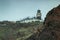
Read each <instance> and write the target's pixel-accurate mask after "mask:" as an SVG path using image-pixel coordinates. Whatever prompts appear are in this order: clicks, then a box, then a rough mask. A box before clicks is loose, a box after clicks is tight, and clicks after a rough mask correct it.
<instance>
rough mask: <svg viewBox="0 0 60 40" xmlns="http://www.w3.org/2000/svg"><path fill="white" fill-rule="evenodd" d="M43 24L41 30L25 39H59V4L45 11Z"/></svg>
mask: <svg viewBox="0 0 60 40" xmlns="http://www.w3.org/2000/svg"><path fill="white" fill-rule="evenodd" d="M43 25H44V28H43V29H42V31H38V32H36V33H34V34H33V35H32V36H30V37H29V38H27V39H26V40H60V5H59V6H57V7H55V8H53V9H51V10H50V11H49V12H48V13H47V15H46V18H45V20H44V23H43ZM37 30H38V29H37Z"/></svg>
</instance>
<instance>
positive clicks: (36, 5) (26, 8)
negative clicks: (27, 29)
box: [0, 0, 60, 21]
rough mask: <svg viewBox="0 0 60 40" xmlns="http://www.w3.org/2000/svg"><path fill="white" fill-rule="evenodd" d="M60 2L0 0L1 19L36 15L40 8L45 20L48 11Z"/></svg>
mask: <svg viewBox="0 0 60 40" xmlns="http://www.w3.org/2000/svg"><path fill="white" fill-rule="evenodd" d="M59 4H60V0H0V21H3V20H9V21H17V20H20V19H23V18H26V17H34V16H35V15H36V13H37V10H38V9H40V10H41V13H42V19H43V20H44V18H45V16H46V14H47V12H48V11H49V10H51V9H52V8H54V7H56V6H58V5H59Z"/></svg>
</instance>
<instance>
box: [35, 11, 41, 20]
mask: <svg viewBox="0 0 60 40" xmlns="http://www.w3.org/2000/svg"><path fill="white" fill-rule="evenodd" d="M36 18H37V19H39V20H41V11H40V10H37V14H36Z"/></svg>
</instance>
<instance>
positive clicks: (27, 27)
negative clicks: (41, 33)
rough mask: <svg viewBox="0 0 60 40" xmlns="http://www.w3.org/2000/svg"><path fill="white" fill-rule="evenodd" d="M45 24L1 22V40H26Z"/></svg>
mask: <svg viewBox="0 0 60 40" xmlns="http://www.w3.org/2000/svg"><path fill="white" fill-rule="evenodd" d="M42 23H43V22H38V21H36V22H31V23H19V22H18V23H13V22H9V21H6V22H4V21H3V22H0V40H25V39H27V38H28V37H30V36H31V35H32V34H33V31H34V30H33V29H36V28H38V27H40V26H42Z"/></svg>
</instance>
